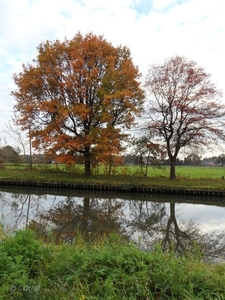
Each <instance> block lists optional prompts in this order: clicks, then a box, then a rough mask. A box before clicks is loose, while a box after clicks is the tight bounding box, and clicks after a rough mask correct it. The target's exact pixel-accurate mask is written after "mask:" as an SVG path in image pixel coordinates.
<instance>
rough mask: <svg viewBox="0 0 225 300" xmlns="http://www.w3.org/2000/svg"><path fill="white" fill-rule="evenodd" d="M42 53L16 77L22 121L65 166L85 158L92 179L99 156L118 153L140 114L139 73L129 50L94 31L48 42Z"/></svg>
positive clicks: (34, 140)
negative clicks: (77, 159) (123, 139)
mask: <svg viewBox="0 0 225 300" xmlns="http://www.w3.org/2000/svg"><path fill="white" fill-rule="evenodd" d="M37 50H38V55H37V58H36V59H34V60H33V61H32V63H30V64H27V65H23V67H22V68H23V69H22V71H21V72H20V73H18V74H14V82H15V84H16V86H17V89H16V90H14V91H13V92H12V95H13V96H14V98H15V100H16V104H15V106H14V112H15V114H16V115H17V118H16V119H17V123H18V124H19V125H20V126H21V128H22V129H29V130H30V136H31V137H32V143H33V146H34V147H35V148H36V149H39V150H40V149H42V150H43V151H45V152H52V153H55V154H56V155H57V157H58V159H60V161H61V162H64V163H69V162H71V163H74V162H75V161H76V156H78V157H81V156H82V157H83V161H84V163H85V174H86V175H90V174H91V162H92V161H93V160H94V159H95V155H96V153H97V154H98V159H99V153H101V149H103V148H104V151H105V152H104V154H105V155H106V153H108V155H112V154H113V153H112V152H111V151H114V150H115V151H116V152H117V148H119V147H120V143H121V140H122V138H123V137H124V133H123V130H124V129H126V128H129V127H130V126H131V125H132V124H133V122H134V118H135V116H136V115H138V114H139V113H140V111H141V108H142V104H143V97H144V95H143V90H142V89H141V87H140V83H139V77H140V73H139V70H138V68H137V67H136V66H134V64H133V62H132V58H131V54H130V51H129V49H128V48H127V47H122V46H118V47H114V46H113V45H112V44H111V43H109V42H107V41H106V40H105V39H104V37H103V36H96V35H94V34H92V33H89V34H87V35H85V36H83V35H82V34H81V33H78V34H76V35H75V37H74V38H73V39H71V40H68V39H64V40H63V41H59V40H56V41H52V42H51V41H46V42H44V43H41V44H40V45H39V46H38V48H37ZM111 133H113V135H112V134H111ZM112 138H113V140H112ZM113 142H114V147H111V146H110V147H111V148H110V151H109V150H108V149H106V145H111V144H112V143H113ZM117 146H118V147H117ZM97 149H98V151H97ZM105 155H104V159H105Z"/></svg>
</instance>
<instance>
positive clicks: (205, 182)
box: [0, 164, 225, 190]
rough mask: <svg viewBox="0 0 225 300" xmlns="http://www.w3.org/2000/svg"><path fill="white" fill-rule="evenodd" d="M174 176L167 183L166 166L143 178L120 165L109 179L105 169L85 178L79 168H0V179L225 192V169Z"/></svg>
mask: <svg viewBox="0 0 225 300" xmlns="http://www.w3.org/2000/svg"><path fill="white" fill-rule="evenodd" d="M176 173H177V178H176V179H175V180H170V179H169V167H165V168H163V169H155V168H151V167H149V170H148V176H143V173H142V172H141V170H140V168H139V167H137V166H120V167H117V168H115V169H113V170H112V174H111V175H110V176H109V175H107V174H108V173H107V170H106V169H105V168H104V167H101V168H99V169H98V170H96V169H94V170H93V174H94V175H93V176H84V175H83V174H84V169H83V166H81V165H77V166H73V167H70V168H68V167H66V166H64V165H47V164H45V165H34V166H33V169H32V170H29V169H28V168H27V166H26V165H17V166H15V165H6V166H4V167H3V168H1V169H0V180H12V181H13V180H24V181H38V182H60V183H62V182H67V183H73V184H98V185H106V184H107V185H117V186H118V185H119V186H144V187H164V188H190V189H212V190H225V180H223V179H222V178H224V177H225V168H224V167H187V166H177V168H176Z"/></svg>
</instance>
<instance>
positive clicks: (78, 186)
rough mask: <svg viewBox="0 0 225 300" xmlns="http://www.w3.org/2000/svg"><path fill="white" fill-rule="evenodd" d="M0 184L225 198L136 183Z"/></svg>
mask: <svg viewBox="0 0 225 300" xmlns="http://www.w3.org/2000/svg"><path fill="white" fill-rule="evenodd" d="M0 186H7V187H37V188H38V187H40V188H54V189H60V190H64V189H66V190H74V191H80V190H83V191H85V190H86V191H108V192H116V193H118V192H120V193H130V194H142V193H143V194H145V195H146V194H149V195H151V194H164V195H184V196H206V197H218V198H223V197H224V200H225V190H224V191H219V190H213V189H190V188H168V187H150V186H149V187H143V186H138V185H123V186H122V185H107V184H93V183H92V184H82V183H67V182H46V181H30V180H29V181H28V180H23V181H22V180H0Z"/></svg>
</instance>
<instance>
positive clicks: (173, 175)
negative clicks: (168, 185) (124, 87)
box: [170, 157, 176, 179]
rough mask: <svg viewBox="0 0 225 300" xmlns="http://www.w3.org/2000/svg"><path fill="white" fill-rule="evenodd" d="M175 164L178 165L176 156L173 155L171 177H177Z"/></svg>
mask: <svg viewBox="0 0 225 300" xmlns="http://www.w3.org/2000/svg"><path fill="white" fill-rule="evenodd" d="M175 165H176V158H174V157H172V158H171V159H170V179H175V178H176V172H175Z"/></svg>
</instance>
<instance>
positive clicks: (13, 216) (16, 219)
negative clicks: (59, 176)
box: [0, 187, 225, 261]
mask: <svg viewBox="0 0 225 300" xmlns="http://www.w3.org/2000/svg"><path fill="white" fill-rule="evenodd" d="M223 201H224V202H223ZM0 211H1V217H0V223H1V224H2V225H3V227H4V230H5V231H8V232H12V231H13V230H15V229H22V228H32V229H33V230H35V232H36V235H37V236H38V237H40V238H42V239H43V240H46V241H47V240H49V239H51V240H52V241H54V242H55V243H62V242H65V243H73V242H75V241H76V238H77V237H78V234H81V233H82V235H83V237H84V238H85V239H86V240H87V241H94V240H95V239H99V238H101V237H102V236H106V235H108V234H110V233H114V232H116V233H119V234H121V235H123V236H124V237H125V238H127V239H132V240H134V241H135V242H137V243H138V244H139V245H140V247H142V248H144V249H146V250H151V249H152V248H153V247H154V245H155V244H156V243H160V245H161V246H162V248H163V250H164V251H167V250H168V249H171V248H173V249H174V250H175V251H176V252H178V253H184V252H187V251H198V250H199V251H200V252H201V251H202V253H203V254H202V255H204V257H206V258H207V259H213V260H214V261H215V260H220V259H223V260H224V258H225V199H221V198H217V199H204V198H197V197H194V198H190V197H182V198H180V197H177V196H176V197H175V196H174V197H166V196H155V195H152V196H149V195H148V196H145V195H130V194H127V195H126V194H116V195H115V194H107V193H104V194H103V193H88V192H86V193H85V192H71V191H62V190H61V191H55V190H41V189H33V190H31V189H27V190H24V189H23V190H22V189H9V188H3V187H1V188H0Z"/></svg>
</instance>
